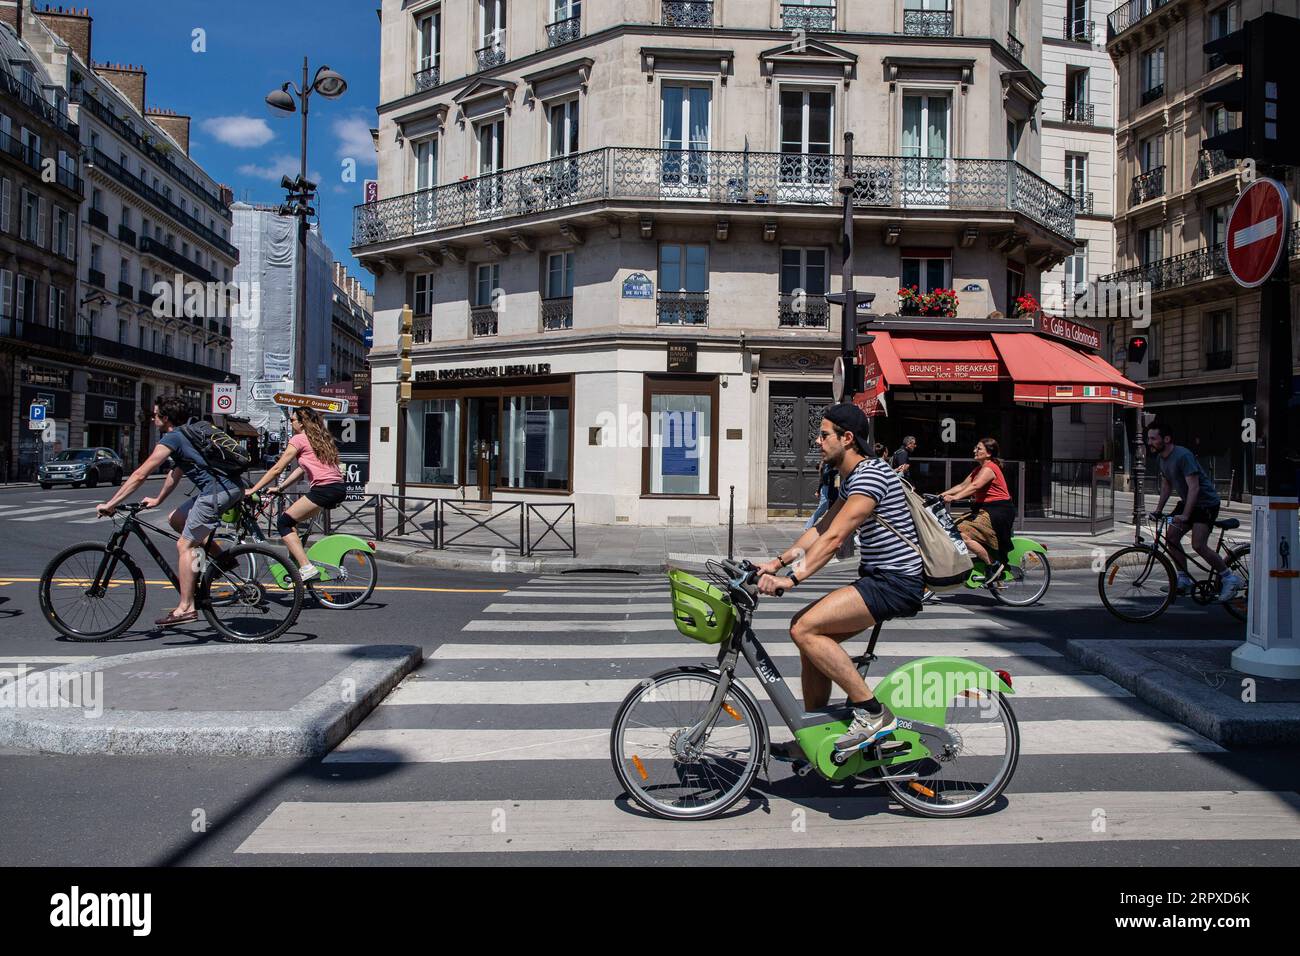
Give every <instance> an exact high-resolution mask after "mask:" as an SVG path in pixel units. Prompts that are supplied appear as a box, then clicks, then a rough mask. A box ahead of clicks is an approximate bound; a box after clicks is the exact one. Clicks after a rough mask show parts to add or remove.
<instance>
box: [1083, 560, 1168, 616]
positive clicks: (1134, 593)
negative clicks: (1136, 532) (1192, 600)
mask: <svg viewBox="0 0 1300 956" xmlns="http://www.w3.org/2000/svg"><path fill="white" fill-rule="evenodd" d="M1174 582H1175V577H1174V566H1173V565H1172V564H1170V563H1169V559H1168V558H1166V557H1165V556H1164V555H1163V554H1159V553H1158V552H1156V551H1155V550H1153V549H1151V548H1143V547H1137V546H1133V547H1128V548H1123V549H1121V550H1119V551H1116V552H1115V553H1114V554H1112V555H1111V556H1110V557H1109V558H1107V559H1106V565H1105V567H1103V568H1102V570H1101V573H1100V574H1098V575H1097V592H1098V593H1099V594H1100V595H1101V603H1102V604H1104V605H1106V610H1108V611H1110V613H1111V614H1114V615H1115V616H1116V617H1117V618H1119V619H1120V620H1121V621H1128V622H1130V623H1132V624H1141V623H1142V622H1144V621H1153V620H1155V619H1156V618H1158V617H1159V616H1160V615H1161V614H1163V613H1164V612H1165V610H1166V609H1167V608H1168V607H1169V605H1170V604H1172V603H1173V600H1174V595H1175V594H1176V593H1177V591H1176V585H1175V583H1174Z"/></svg>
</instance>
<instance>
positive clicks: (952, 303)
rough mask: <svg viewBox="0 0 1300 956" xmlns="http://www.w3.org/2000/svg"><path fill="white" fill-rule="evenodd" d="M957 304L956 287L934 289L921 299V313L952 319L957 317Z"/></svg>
mask: <svg viewBox="0 0 1300 956" xmlns="http://www.w3.org/2000/svg"><path fill="white" fill-rule="evenodd" d="M957 304H958V302H957V290H956V289H935V290H934V291H933V292H931V293H930V294H929V295H927V296H925V298H924V300H923V301H922V303H921V314H922V315H933V316H940V317H942V318H946V319H954V318H956V317H957Z"/></svg>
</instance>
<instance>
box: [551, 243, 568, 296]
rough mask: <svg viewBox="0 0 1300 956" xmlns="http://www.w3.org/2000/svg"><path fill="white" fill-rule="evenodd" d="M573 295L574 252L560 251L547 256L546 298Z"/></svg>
mask: <svg viewBox="0 0 1300 956" xmlns="http://www.w3.org/2000/svg"><path fill="white" fill-rule="evenodd" d="M572 296H573V253H572V252H559V253H555V254H553V255H548V256H547V257H546V298H548V299H567V298H572Z"/></svg>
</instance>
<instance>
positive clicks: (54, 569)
mask: <svg viewBox="0 0 1300 956" xmlns="http://www.w3.org/2000/svg"><path fill="white" fill-rule="evenodd" d="M144 589H145V584H144V575H143V574H142V573H141V571H140V569H139V568H138V567H137V566H136V564H135V562H133V561H132V560H131V559H130V558H129V557H127V556H126V554H125V553H115V552H111V551H109V549H108V547H107V546H106V545H103V544H96V543H95V542H87V543H85V544H74V545H73V546H72V547H70V548H67V549H65V550H63V551H61V552H59V553H58V554H57V555H55V556H54V558H53V559H52V560H51V561H50V563H49V564H47V565H46V566H45V570H44V571H43V572H41V583H40V604H41V613H42V614H44V615H45V619H46V620H47V621H49V622H50V623H51V624H52V625H54V629H55V630H56V631H58V632H59V633H60V634H62V635H63V636H65V637H70V638H72V639H73V640H74V641H107V640H109V639H110V638H114V637H117V636H118V635H119V634H122V633H123V632H124V631H126V629H127V628H129V627H130V626H131V625H132V624H134V623H135V619H136V618H138V617H139V616H140V611H141V610H143V609H144Z"/></svg>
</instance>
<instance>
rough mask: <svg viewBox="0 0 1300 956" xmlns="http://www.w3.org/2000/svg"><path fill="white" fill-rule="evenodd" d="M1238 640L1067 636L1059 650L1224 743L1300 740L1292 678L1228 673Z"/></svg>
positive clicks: (1297, 686)
mask: <svg viewBox="0 0 1300 956" xmlns="http://www.w3.org/2000/svg"><path fill="white" fill-rule="evenodd" d="M1241 643H1242V642H1241V641H1167V640H1165V641H1157V640H1138V641H1096V640H1091V641H1067V642H1066V644H1065V655H1066V657H1068V658H1070V659H1071V660H1073V661H1076V662H1077V663H1079V664H1081V665H1083V666H1084V667H1086V668H1088V669H1089V670H1092V671H1096V672H1097V673H1100V674H1104V675H1105V676H1106V677H1109V678H1110V679H1111V680H1113V681H1114V682H1115V683H1117V684H1119V685H1120V686H1121V687H1123V688H1124V689H1125V690H1127V691H1129V692H1131V693H1132V694H1133V695H1134V696H1136V697H1138V698H1139V699H1140V700H1143V701H1145V702H1146V703H1148V704H1150V705H1151V706H1153V707H1156V708H1158V709H1159V710H1161V711H1163V712H1164V713H1166V714H1168V715H1169V716H1170V717H1173V718H1174V719H1176V720H1178V721H1180V722H1182V723H1184V724H1186V725H1187V726H1188V727H1190V728H1192V729H1193V730H1195V731H1196V732H1197V733H1199V734H1201V735H1203V736H1205V737H1208V738H1210V739H1211V740H1213V741H1214V742H1215V743H1217V744H1220V745H1222V746H1225V747H1238V748H1246V747H1283V746H1294V745H1296V744H1300V680H1276V679H1273V678H1268V677H1255V676H1253V675H1250V674H1243V673H1242V672H1240V671H1237V670H1233V667H1232V652H1233V651H1234V650H1235V649H1236V648H1238V647H1240V646H1241Z"/></svg>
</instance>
